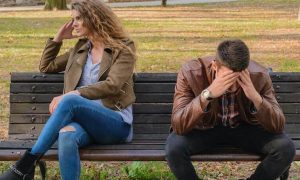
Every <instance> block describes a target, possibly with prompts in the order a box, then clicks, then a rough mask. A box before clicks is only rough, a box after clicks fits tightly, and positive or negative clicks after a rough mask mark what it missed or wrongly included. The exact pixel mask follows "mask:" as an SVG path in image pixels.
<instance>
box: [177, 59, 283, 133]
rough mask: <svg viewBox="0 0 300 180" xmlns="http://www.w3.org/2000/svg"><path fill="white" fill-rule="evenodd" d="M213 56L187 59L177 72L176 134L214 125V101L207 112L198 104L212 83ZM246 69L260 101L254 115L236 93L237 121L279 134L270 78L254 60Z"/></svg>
mask: <svg viewBox="0 0 300 180" xmlns="http://www.w3.org/2000/svg"><path fill="white" fill-rule="evenodd" d="M214 59H215V57H205V58H199V59H195V60H191V61H189V62H188V63H186V64H185V65H183V67H182V68H181V70H180V71H179V73H178V77H177V83H176V87H175V94H174V103H173V112H172V129H173V130H174V131H175V133H177V134H185V133H188V132H189V131H191V130H192V129H195V128H196V129H209V128H213V127H214V125H215V124H216V119H217V113H218V112H219V104H218V100H217V99H214V100H212V101H211V102H210V108H209V109H208V111H205V112H204V111H203V109H202V108H201V105H200V94H201V92H202V91H203V90H204V89H206V88H207V87H208V86H209V85H210V84H211V83H212V81H213V79H212V77H213V73H214V72H213V70H212V69H211V63H212V61H213V60H214ZM248 70H249V72H250V78H251V80H252V82H253V84H254V87H255V89H256V90H257V92H258V93H259V94H260V95H261V97H262V99H263V102H262V105H261V107H260V108H259V109H258V110H257V111H256V112H255V111H253V110H252V109H255V108H254V105H253V103H252V102H251V101H250V100H249V99H248V98H247V97H246V96H245V94H244V92H243V91H239V93H238V94H237V103H238V106H239V114H240V118H241V121H244V122H246V123H249V124H260V125H261V126H262V127H264V128H265V129H266V130H267V131H269V132H271V133H281V132H282V131H283V129H284V124H285V117H284V115H283V113H282V110H281V108H280V107H279V104H278V102H277V101H276V99H275V96H274V89H273V86H272V81H271V78H270V76H269V74H268V71H267V69H266V68H264V67H263V66H261V65H260V64H258V63H257V62H255V61H250V63H249V67H248Z"/></svg>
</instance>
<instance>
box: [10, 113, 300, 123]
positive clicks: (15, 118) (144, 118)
mask: <svg viewBox="0 0 300 180" xmlns="http://www.w3.org/2000/svg"><path fill="white" fill-rule="evenodd" d="M49 117H50V115H49V114H11V116H10V121H9V122H10V123H11V124H32V123H35V124H44V123H46V122H47V120H48V118H49ZM299 117H300V115H299ZM133 119H134V120H133V123H134V124H151V123H156V124H166V123H170V121H171V115H170V114H134V115H133Z"/></svg>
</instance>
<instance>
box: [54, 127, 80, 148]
mask: <svg viewBox="0 0 300 180" xmlns="http://www.w3.org/2000/svg"><path fill="white" fill-rule="evenodd" d="M75 131H76V129H75V128H74V127H73V126H66V127H64V128H62V129H61V130H60V131H59V136H58V148H59V149H60V150H62V151H66V150H68V149H70V148H74V147H76V146H77V142H76V137H75V136H74V133H75Z"/></svg>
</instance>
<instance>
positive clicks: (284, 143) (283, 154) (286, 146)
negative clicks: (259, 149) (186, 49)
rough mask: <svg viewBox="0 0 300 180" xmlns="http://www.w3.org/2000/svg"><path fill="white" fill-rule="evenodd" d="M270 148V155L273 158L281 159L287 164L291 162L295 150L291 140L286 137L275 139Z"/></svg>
mask: <svg viewBox="0 0 300 180" xmlns="http://www.w3.org/2000/svg"><path fill="white" fill-rule="evenodd" d="M271 146H272V151H271V152H270V153H271V155H272V156H273V157H274V158H276V159H283V160H285V161H288V162H291V161H293V159H294V156H295V153H296V150H295V146H294V143H293V141H292V140H291V139H289V138H287V137H285V138H281V139H277V140H275V141H274V142H272V144H271Z"/></svg>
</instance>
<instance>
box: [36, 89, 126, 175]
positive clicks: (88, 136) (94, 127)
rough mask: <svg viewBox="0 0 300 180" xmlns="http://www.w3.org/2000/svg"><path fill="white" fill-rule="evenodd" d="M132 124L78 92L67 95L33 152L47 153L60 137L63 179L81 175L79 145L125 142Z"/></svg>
mask: <svg viewBox="0 0 300 180" xmlns="http://www.w3.org/2000/svg"><path fill="white" fill-rule="evenodd" d="M130 128H131V125H130V124H128V123H126V122H124V121H123V119H122V117H121V115H120V114H119V113H117V112H115V111H113V110H111V109H108V108H106V107H103V106H101V105H99V104H98V103H96V102H93V101H91V100H88V99H86V98H83V97H81V96H78V95H73V94H70V95H65V96H64V97H63V98H62V99H61V101H60V103H59V104H58V106H57V108H56V110H55V111H54V112H53V114H52V115H51V117H50V118H49V119H48V121H47V123H46V124H45V127H44V128H43V130H42V132H41V134H40V136H39V138H38V140H37V142H36V143H35V145H34V146H33V147H32V150H31V153H32V154H45V153H46V152H47V150H49V149H50V148H51V146H52V145H53V144H54V143H55V141H56V140H58V158H59V165H60V171H61V177H62V179H63V180H77V179H79V178H80V169H81V166H80V157H79V150H78V148H81V147H84V146H87V145H89V144H91V143H95V144H118V143H123V142H125V140H126V138H127V136H128V134H129V132H130Z"/></svg>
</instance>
